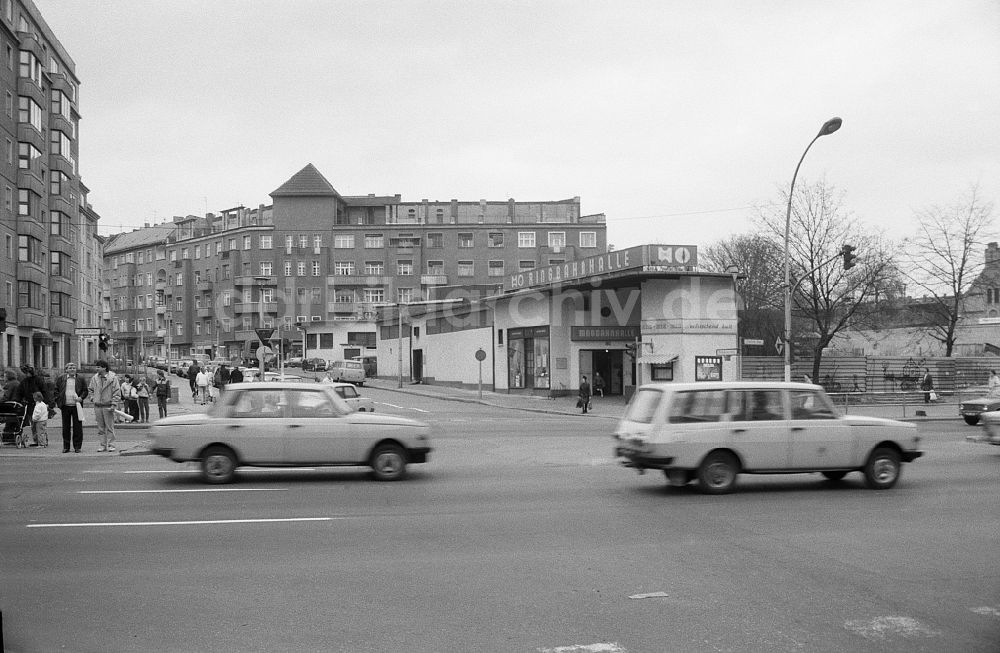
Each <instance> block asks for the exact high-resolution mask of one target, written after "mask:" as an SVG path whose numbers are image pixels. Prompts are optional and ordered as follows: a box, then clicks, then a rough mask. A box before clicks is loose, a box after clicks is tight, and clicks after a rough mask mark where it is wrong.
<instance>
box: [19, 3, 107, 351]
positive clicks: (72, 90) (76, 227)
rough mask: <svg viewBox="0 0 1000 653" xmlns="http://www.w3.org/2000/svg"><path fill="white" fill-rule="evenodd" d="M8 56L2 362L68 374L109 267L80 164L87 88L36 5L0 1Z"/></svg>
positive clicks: (96, 217)
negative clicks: (101, 271)
mask: <svg viewBox="0 0 1000 653" xmlns="http://www.w3.org/2000/svg"><path fill="white" fill-rule="evenodd" d="M0 57H2V64H0V95H2V96H3V103H4V110H3V113H0V148H3V155H2V156H0V194H2V198H3V204H2V206H0V212H2V214H0V217H2V219H0V239H2V241H3V250H2V254H0V287H2V288H3V295H2V297H0V302H2V303H0V308H2V309H3V311H4V312H5V317H6V321H5V323H2V324H0V326H2V327H4V328H3V329H2V332H0V362H2V363H3V364H5V365H8V366H13V365H21V364H24V363H30V364H33V365H35V366H38V367H48V366H61V365H62V364H63V363H65V362H67V361H70V360H78V359H79V358H80V357H81V354H82V352H81V349H80V345H81V341H80V340H79V338H78V337H77V332H76V327H77V322H78V320H79V318H80V315H81V310H83V311H84V314H86V311H87V310H91V311H93V310H94V304H93V298H94V296H95V295H94V294H93V292H92V291H93V285H94V278H95V275H96V269H97V266H98V265H99V264H100V258H99V243H98V241H97V236H96V222H97V220H98V218H99V216H98V215H97V214H96V213H95V212H94V211H93V210H92V209H91V208H90V207H89V206H88V205H86V199H85V193H86V191H85V189H84V188H83V187H82V185H81V183H80V175H79V171H78V166H77V156H78V151H79V146H78V123H79V119H80V113H79V109H78V101H79V99H78V88H79V80H78V79H77V77H76V73H75V64H74V62H73V60H72V59H71V58H70V56H69V54H67V52H66V51H65V50H64V49H63V46H62V45H61V44H60V43H59V41H58V39H57V38H56V37H55V35H54V34H53V33H52V31H51V29H50V28H49V27H48V25H47V24H46V23H45V20H44V19H43V18H42V15H41V13H40V12H39V11H38V9H37V8H36V7H35V5H34V3H32V2H31V1H30V0H0ZM81 207H83V208H81ZM88 254H89V256H90V259H89V262H88V259H87V256H88ZM81 257H83V258H81ZM88 284H90V286H91V293H88V294H87V295H86V297H84V296H83V292H84V291H86V289H87V287H88ZM81 298H83V299H84V300H85V301H84V302H81ZM88 302H89V303H88ZM92 315H94V314H93V313H92ZM94 317H95V318H96V315H94ZM94 321H96V319H95V320H94Z"/></svg>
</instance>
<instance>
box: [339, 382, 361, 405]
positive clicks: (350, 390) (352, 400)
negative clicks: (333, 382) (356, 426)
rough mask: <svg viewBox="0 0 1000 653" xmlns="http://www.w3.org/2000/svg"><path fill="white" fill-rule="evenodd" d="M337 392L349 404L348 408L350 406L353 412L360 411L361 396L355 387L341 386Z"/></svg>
mask: <svg viewBox="0 0 1000 653" xmlns="http://www.w3.org/2000/svg"><path fill="white" fill-rule="evenodd" d="M336 390H337V394H338V395H340V398H341V399H343V400H344V401H346V402H347V405H348V406H350V407H351V408H352V409H353V410H357V409H358V404H359V403H360V401H359V398H360V396H361V395H359V394H358V391H357V390H355V389H354V386H353V385H339V386H337V388H336Z"/></svg>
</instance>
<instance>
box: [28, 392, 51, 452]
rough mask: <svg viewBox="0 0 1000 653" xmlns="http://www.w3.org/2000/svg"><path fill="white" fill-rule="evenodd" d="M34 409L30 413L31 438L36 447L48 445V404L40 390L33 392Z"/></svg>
mask: <svg viewBox="0 0 1000 653" xmlns="http://www.w3.org/2000/svg"><path fill="white" fill-rule="evenodd" d="M34 399H35V409H34V410H33V411H32V413H31V439H32V440H34V441H35V446H37V447H47V446H49V429H48V424H49V405H48V404H46V403H45V396H44V395H43V394H42V393H41V392H36V393H35V397H34Z"/></svg>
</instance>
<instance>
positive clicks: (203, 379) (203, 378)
mask: <svg viewBox="0 0 1000 653" xmlns="http://www.w3.org/2000/svg"><path fill="white" fill-rule="evenodd" d="M211 381H212V377H211V376H209V374H208V371H206V370H199V371H198V375H197V376H196V377H195V380H194V382H195V385H196V386H197V387H198V401H199V402H200V403H201V405H202V406H204V405H205V403H206V402H207V401H208V385H209V383H211Z"/></svg>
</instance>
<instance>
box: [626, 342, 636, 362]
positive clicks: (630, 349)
mask: <svg viewBox="0 0 1000 653" xmlns="http://www.w3.org/2000/svg"><path fill="white" fill-rule="evenodd" d="M635 353H636V345H635V343H634V342H630V343H628V344H627V345H625V354H626V355H627V356H628V357H629V358H631V359H632V360H635Z"/></svg>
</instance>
